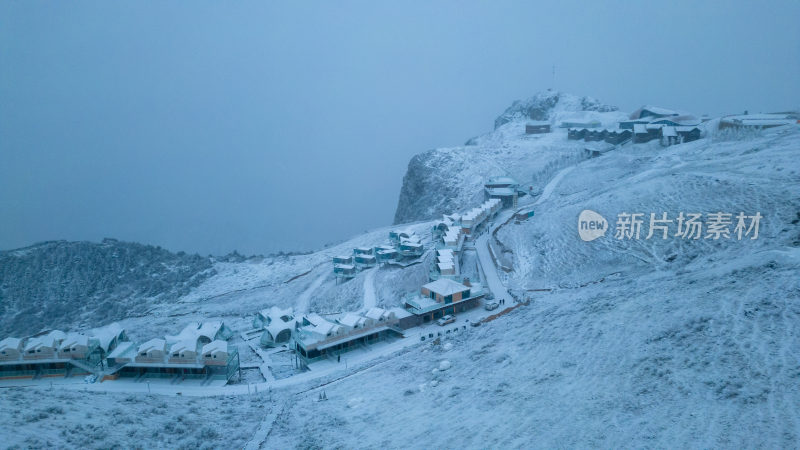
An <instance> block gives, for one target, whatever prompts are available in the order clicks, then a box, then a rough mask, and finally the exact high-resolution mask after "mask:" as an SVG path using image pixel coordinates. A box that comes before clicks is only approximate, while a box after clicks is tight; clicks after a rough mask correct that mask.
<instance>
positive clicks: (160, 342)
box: [136, 338, 167, 363]
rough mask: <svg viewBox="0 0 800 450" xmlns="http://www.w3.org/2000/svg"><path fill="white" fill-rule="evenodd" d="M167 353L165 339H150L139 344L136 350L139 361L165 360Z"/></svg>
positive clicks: (137, 360)
mask: <svg viewBox="0 0 800 450" xmlns="http://www.w3.org/2000/svg"><path fill="white" fill-rule="evenodd" d="M166 355H167V341H165V340H164V339H158V338H155V339H150V340H149V341H147V342H145V343H144V344H142V345H140V346H139V350H138V351H137V352H136V362H137V363H140V362H141V363H152V362H159V363H160V362H164V357H165V356H166Z"/></svg>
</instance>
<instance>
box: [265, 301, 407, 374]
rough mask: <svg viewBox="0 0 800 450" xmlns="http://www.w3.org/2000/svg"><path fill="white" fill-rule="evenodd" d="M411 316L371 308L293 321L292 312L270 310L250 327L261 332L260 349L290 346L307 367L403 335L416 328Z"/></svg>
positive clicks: (392, 310)
mask: <svg viewBox="0 0 800 450" xmlns="http://www.w3.org/2000/svg"><path fill="white" fill-rule="evenodd" d="M416 323H417V322H416V321H415V319H414V318H413V316H412V314H411V313H409V312H408V311H406V310H404V309H403V308H391V309H383V308H377V307H375V308H370V309H369V310H368V311H366V312H365V313H353V312H348V313H345V314H341V315H339V316H338V317H337V318H325V317H322V316H321V315H319V314H317V313H310V314H304V315H302V316H299V317H295V315H294V313H293V311H292V309H291V308H286V309H282V308H278V307H274V306H273V307H272V308H270V309H265V310H263V311H260V312H258V313H257V314H256V316H255V318H254V319H253V327H254V328H256V329H259V330H263V333H262V335H261V340H260V342H261V345H263V346H265V347H276V346H279V345H284V344H285V345H289V346H290V347H291V348H293V349H294V350H295V351H296V352H297V355H298V356H299V358H300V360H301V361H302V362H303V363H305V364H308V363H310V362H313V361H317V360H319V359H323V358H326V357H330V356H337V355H340V354H341V353H344V352H346V351H349V350H351V349H353V348H358V347H364V346H367V345H369V344H372V343H375V342H379V341H382V340H385V339H386V338H387V337H389V336H390V335H398V336H402V335H403V330H405V329H407V328H410V327H412V326H415V325H416Z"/></svg>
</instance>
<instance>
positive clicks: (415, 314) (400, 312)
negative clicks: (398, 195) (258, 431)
mask: <svg viewBox="0 0 800 450" xmlns="http://www.w3.org/2000/svg"><path fill="white" fill-rule="evenodd" d="M492 183H495V184H491V183H490V187H491V188H492V189H494V188H503V189H509V188H513V189H516V187H517V185H516V182H515V181H514V180H513V179H510V178H503V179H495V180H494V181H493V182H492ZM512 186H513V187H512ZM503 194H504V193H503ZM503 205H504V203H503V200H502V199H501V198H496V197H492V198H487V199H486V201H485V202H483V203H482V204H481V205H480V206H477V207H475V208H472V209H470V210H468V211H466V212H464V213H463V214H451V215H445V216H444V217H443V219H442V220H441V221H439V222H437V223H436V224H435V225H434V227H433V242H434V245H435V248H436V253H435V258H434V262H433V268H432V271H431V273H430V279H431V280H432V281H431V282H429V283H427V284H425V285H423V286H422V287H421V288H420V291H419V292H418V293H413V294H410V295H408V296H406V298H405V300H404V308H400V307H395V308H391V309H383V308H377V307H375V308H370V309H369V310H368V311H366V312H359V313H354V312H348V313H344V314H339V315H335V316H334V315H331V316H328V317H323V316H322V315H320V314H317V313H310V314H304V315H302V316H295V315H294V312H293V311H292V309H291V308H285V309H284V308H278V307H275V306H273V307H271V308H269V309H265V310H262V311H259V312H258V313H257V314H256V315H255V317H254V318H253V328H255V329H257V330H261V332H262V333H261V339H260V343H261V345H263V346H265V347H276V346H280V345H287V346H288V347H289V348H292V349H294V350H295V352H296V354H297V356H298V358H299V360H300V361H301V363H302V364H308V363H311V362H314V361H317V360H320V359H324V358H331V357H338V356H339V355H341V354H342V353H344V352H347V351H350V350H352V349H354V348H361V347H366V346H368V345H370V344H372V343H375V342H380V341H383V340H385V339H387V338H389V337H391V336H399V337H402V336H403V333H404V331H405V330H407V329H408V328H411V327H415V326H418V325H420V324H423V323H426V322H430V321H432V320H436V319H439V318H441V317H442V316H444V315H446V314H455V313H457V312H463V311H466V310H467V309H469V308H473V307H475V306H477V305H478V303H479V300H480V299H481V298H482V297H483V296H484V295H485V292H484V290H483V289H482V288H478V289H473V287H472V286H471V284H470V282H469V280H468V279H465V280H464V281H463V282H462V281H459V280H460V277H459V275H460V274H459V272H460V270H459V256H460V254H461V251H462V249H463V245H464V241H465V240H466V238H467V237H468V236H470V235H471V234H474V233H476V231H479V230H480V229H481V227H483V226H485V224H486V223H487V222H488V221H489V219H490V218H491V217H493V216H494V215H495V214H496V213H497V211H499V210H500V209H501V208H502V207H503ZM389 242H390V244H389V245H384V246H379V247H375V248H357V249H355V250H354V254H353V255H352V256H350V255H348V256H342V257H336V258H334V260H333V263H334V272H335V273H336V274H337V277H338V276H348V273H349V272H344V271H347V270H358V269H362V268H367V267H372V266H374V265H375V264H378V263H380V262H382V261H386V262H391V261H392V260H395V259H396V258H404V257H413V258H418V257H420V256H422V254H423V253H424V247H423V245H422V243H421V241H420V239H419V238H418V237H417V236H416V235H415V234H414V233H411V232H405V231H391V232H390V233H389ZM351 268H352V269H351ZM353 273H355V272H353Z"/></svg>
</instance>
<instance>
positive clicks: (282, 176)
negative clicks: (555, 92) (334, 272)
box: [0, 2, 800, 255]
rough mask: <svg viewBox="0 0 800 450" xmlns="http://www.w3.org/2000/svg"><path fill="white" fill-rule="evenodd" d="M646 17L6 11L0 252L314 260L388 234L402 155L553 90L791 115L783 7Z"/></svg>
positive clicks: (76, 8) (797, 99)
mask: <svg viewBox="0 0 800 450" xmlns="http://www.w3.org/2000/svg"><path fill="white" fill-rule="evenodd" d="M652 9H653V6H652V5H650V4H646V3H642V4H631V3H630V2H600V3H593V4H586V3H585V2H557V3H553V2H547V3H544V2H492V3H484V2H480V3H474V4H463V3H461V2H437V3H436V4H430V3H428V2H412V3H405V2H404V3H402V4H399V3H382V4H376V3H375V2H346V3H337V4H328V3H322V2H320V3H312V4H294V3H292V4H277V3H260V2H241V3H237V4H236V5H227V4H218V3H211V2H200V3H195V4H192V5H191V7H189V6H187V5H185V4H179V3H172V2H169V3H162V2H133V3H127V4H120V3H97V2H72V3H69V4H65V3H57V4H46V5H45V4H41V3H38V2H3V3H2V4H0V211H2V214H0V249H12V248H20V247H24V246H28V245H31V244H33V243H35V242H41V241H49V240H59V239H66V240H91V241H94V242H99V241H101V240H102V239H103V238H104V237H113V238H118V239H120V240H124V241H134V242H143V243H149V244H154V245H161V246H162V247H164V248H167V249H169V250H172V251H179V250H183V251H186V252H189V253H194V252H199V253H201V254H203V255H207V254H209V253H213V254H227V253H228V252H230V251H232V250H234V249H236V250H238V251H239V252H241V253H246V254H253V253H269V252H274V251H278V250H308V249H313V248H319V247H321V246H323V245H324V244H326V243H328V242H339V241H341V240H343V239H346V238H349V237H351V236H353V235H356V234H358V233H361V232H362V231H364V230H365V229H372V228H375V227H378V226H382V225H385V224H388V223H391V222H392V220H393V217H394V213H395V207H396V200H397V198H398V194H399V193H400V190H401V183H402V176H403V174H404V173H405V171H406V168H407V164H408V161H409V159H410V158H411V157H412V156H413V155H415V154H417V153H420V152H423V151H425V150H428V149H432V148H437V147H442V146H451V145H453V144H454V143H459V142H464V141H465V140H467V139H468V138H470V137H471V136H474V135H476V134H479V133H483V132H488V131H490V130H491V129H492V128H493V125H494V123H493V121H494V119H495V117H496V115H497V114H498V112H500V111H502V110H503V109H504V108H505V107H507V106H508V104H509V103H510V102H511V101H512V100H514V99H519V98H524V97H526V96H528V95H530V94H531V93H532V92H536V91H539V90H542V89H545V88H548V87H555V88H556V89H559V90H562V91H566V92H573V93H575V94H577V95H591V96H595V97H597V98H599V99H602V100H603V101H604V102H608V103H609V104H613V105H616V106H618V107H620V108H621V109H622V110H625V111H632V110H634V109H635V108H636V107H638V106H640V105H641V104H642V103H644V102H646V103H653V104H660V105H664V106H667V107H672V108H676V109H681V110H688V111H691V112H694V113H696V114H703V113H709V114H719V113H724V112H734V113H739V112H741V111H743V110H745V109H748V110H749V111H752V112H756V111H775V110H786V109H791V108H796V107H797V106H798V105H800V88H798V84H797V82H796V81H797V80H798V79H800V58H798V57H797V55H798V54H800V39H798V33H800V31H798V28H797V26H796V23H797V18H798V17H800V5H798V3H796V2H770V3H769V7H764V5H760V4H755V3H741V2H702V3H700V4H698V3H696V2H671V3H670V4H669V5H664V6H663V7H658V13H657V14H655V13H653V11H652ZM631 17H647V20H631ZM554 69H555V70H554ZM554 72H555V75H554Z"/></svg>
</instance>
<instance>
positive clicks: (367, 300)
mask: <svg viewBox="0 0 800 450" xmlns="http://www.w3.org/2000/svg"><path fill="white" fill-rule="evenodd" d="M377 272H378V268H377V267H375V268H374V269H371V270H370V271H369V272H367V275H366V276H365V277H364V309H363V311H368V310H369V309H370V308H374V307H375V304H376V301H375V273H377Z"/></svg>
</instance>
